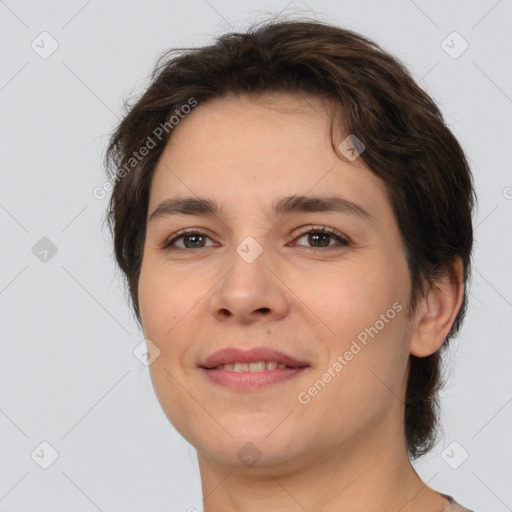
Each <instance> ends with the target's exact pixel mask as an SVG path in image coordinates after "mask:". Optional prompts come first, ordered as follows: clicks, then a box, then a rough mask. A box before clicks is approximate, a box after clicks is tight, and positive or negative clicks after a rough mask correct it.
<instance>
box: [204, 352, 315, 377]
mask: <svg viewBox="0 0 512 512" xmlns="http://www.w3.org/2000/svg"><path fill="white" fill-rule="evenodd" d="M308 366H310V364H309V363H308V362H307V361H300V360H298V359H296V358H294V357H292V356H290V355H288V354H285V353H284V352H281V351H279V350H275V349H273V348H269V347H254V348H252V349H249V350H247V349H245V350H243V349H239V348H235V347H229V348H225V349H222V350H217V351H216V352H214V353H213V354H210V355H209V356H208V357H207V358H206V359H205V360H204V361H203V362H201V363H200V364H199V367H200V368H204V369H205V370H228V371H235V372H247V371H249V372H263V371H271V370H276V369H285V368H304V367H308Z"/></svg>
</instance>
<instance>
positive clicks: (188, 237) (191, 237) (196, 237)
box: [183, 235, 202, 249]
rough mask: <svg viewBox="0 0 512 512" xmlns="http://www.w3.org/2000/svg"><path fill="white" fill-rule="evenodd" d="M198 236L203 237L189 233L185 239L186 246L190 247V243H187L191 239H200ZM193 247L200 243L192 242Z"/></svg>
mask: <svg viewBox="0 0 512 512" xmlns="http://www.w3.org/2000/svg"><path fill="white" fill-rule="evenodd" d="M198 238H202V235H187V236H186V237H185V238H184V239H183V240H184V242H185V247H187V249H190V247H188V245H189V244H187V241H189V240H190V239H196V240H197V239H198ZM192 247H198V244H195V243H192Z"/></svg>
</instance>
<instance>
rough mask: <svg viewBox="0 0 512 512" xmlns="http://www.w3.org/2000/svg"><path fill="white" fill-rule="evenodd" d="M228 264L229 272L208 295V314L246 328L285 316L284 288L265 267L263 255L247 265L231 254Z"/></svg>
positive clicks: (276, 276) (241, 259)
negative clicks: (241, 324) (258, 322)
mask: <svg viewBox="0 0 512 512" xmlns="http://www.w3.org/2000/svg"><path fill="white" fill-rule="evenodd" d="M229 263H230V264H231V268H230V270H229V271H228V272H227V273H226V274H225V277H224V278H223V279H221V281H220V282H219V283H218V284H217V286H215V287H214V289H213V290H212V293H211V295H210V304H209V306H210V311H211V314H212V315H214V316H215V318H216V319H217V320H221V321H224V322H226V321H228V322H234V323H236V322H239V323H243V324H249V323H252V322H256V321H265V322H267V321H275V320H280V319H281V318H283V317H285V316H286V315H287V313H288V309H289V300H288V295H287V292H288V288H287V287H286V286H285V284H283V282H282V280H281V279H280V278H279V277H278V275H277V274H278V272H276V271H275V270H274V269H272V268H270V266H269V265H268V264H269V263H270V262H269V261H267V259H266V257H265V251H263V253H262V254H261V255H260V256H259V257H258V258H257V259H256V260H255V261H253V262H251V263H248V262H247V261H245V260H244V259H243V258H241V257H240V256H239V254H237V253H236V252H235V251H233V255H232V256H231V260H230V262H229Z"/></svg>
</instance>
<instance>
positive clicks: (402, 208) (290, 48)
mask: <svg viewBox="0 0 512 512" xmlns="http://www.w3.org/2000/svg"><path fill="white" fill-rule="evenodd" d="M173 52H179V53H178V55H173ZM280 91H283V92H296V93H311V94H315V95H317V96H320V97H322V98H329V99H332V100H334V101H335V102H336V103H337V104H338V105H340V106H341V107H342V109H343V124H344V129H345V132H346V133H350V134H356V136H357V137H358V139H360V140H361V141H362V142H363V144H364V145H365V151H364V152H363V153H362V154H361V155H360V158H361V159H362V161H363V162H364V163H365V164H366V165H367V167H369V169H370V170H371V171H372V172H374V173H375V174H376V175H377V176H379V177H380V178H381V179H382V180H383V181H384V182H385V184H386V189H387V194H388V199H389V201H390V204H391V206H392V208H393V211H394V214H395V216H396V219H397V222H398V226H399V228H400V231H401V235H402V237H403V241H404V246H405V251H406V256H407V262H408V267H409V272H410V276H411V283H412V286H411V292H410V302H409V304H408V314H409V315H411V316H412V314H413V313H414V312H415V310H416V306H417V301H418V299H419V298H420V297H424V295H425V293H426V291H427V290H428V289H429V287H430V286H432V284H433V283H435V280H436V279H437V278H439V277H441V275H442V274H443V271H445V270H446V269H448V268H449V266H450V265H451V263H453V261H454V259H455V258H457V257H458V258H461V260H462V263H463V265H464V297H463V302H462V305H461V307H460V309H459V311H458V314H457V316H456V319H455V321H454V323H453V325H452V327H451V330H450V332H449V334H448V335H447V337H446V339H445V342H444V343H443V346H442V347H441V349H440V350H438V351H436V352H435V353H434V354H432V355H430V356H428V357H424V358H418V357H415V356H413V355H411V356H410V370H409V377H408V383H407V393H406V403H405V418H404V423H405V442H406V445H407V449H408V452H409V455H410V457H413V458H417V457H419V456H421V455H423V454H425V453H427V452H428V451H429V450H430V449H431V448H432V447H433V446H434V444H435V441H436V435H437V429H436V426H437V422H438V398H437V392H438V390H439V389H440V388H441V386H442V385H443V383H442V382H441V381H442V378H441V371H440V357H441V356H440V352H441V351H442V349H443V348H444V347H446V345H447V343H448V341H449V340H450V339H451V338H452V337H453V336H454V335H456V334H457V333H458V331H459V330H460V327H461V325H462V321H463V319H464V316H465V313H466V308H467V286H468V282H469V278H470V260H471V251H472V246H473V226H472V211H473V207H474V204H475V202H476V195H475V192H474V189H473V178H472V176H471V171H470V169H469V165H468V162H467V160H466V157H465V155H464V152H463V150H462V148H461V146H460V145H459V143H458V142H457V140H456V138H455V137H454V135H453V134H452V132H451V131H450V130H449V129H448V127H447V126H446V124H445V122H444V119H443V116H442V114H441V112H440V111H439V109H438V108H437V106H436V105H435V103H434V101H433V100H432V99H431V97H430V96H429V95H428V94H427V93H426V92H424V91H423V90H422V89H421V88H420V87H419V86H418V85H417V84H416V83H415V81H414V80H413V78H412V77H411V75H410V74H409V72H408V71H407V69H406V68H405V66H404V65H403V64H402V63H401V62H400V61H399V60H397V59H396V58H395V57H393V56H391V55H390V54H389V53H387V52H386V51H384V50H383V49H382V48H381V47H379V46H378V45H377V44H376V43H374V42H373V41H371V40H369V39H367V38H365V37H362V36H361V35H359V34H357V33H354V32H352V31H349V30H344V29H342V28H339V27H336V26H333V25H329V24H326V23H322V22H318V21H315V20H287V21H276V20H270V21H265V22H263V23H261V24H256V25H253V26H252V27H251V28H249V29H248V30H247V31H246V32H245V33H229V34H226V35H222V36H220V37H218V38H217V39H216V40H215V43H214V44H212V45H209V46H204V47H200V48H177V49H172V50H169V51H167V52H165V53H164V54H162V55H161V57H160V58H159V59H158V61H157V64H156V65H155V68H154V70H153V73H152V75H151V83H150V85H149V87H148V88H147V90H146V91H145V93H144V94H143V95H142V96H141V97H140V99H138V101H137V102H136V103H135V104H134V105H133V106H127V105H126V107H125V108H126V112H125V116H124V118H123V119H122V120H121V122H120V123H119V124H118V126H117V128H116V129H115V131H114V132H113V134H112V136H111V139H110V142H109V145H108V148H107V151H106V154H105V166H106V169H107V175H108V176H109V180H110V181H111V182H115V185H114V188H113V192H112V195H111V198H110V203H109V209H108V214H107V219H108V223H109V227H110V230H111V233H112V236H113V240H114V249H115V257H116V260H117V263H118V265H119V267H120V268H121V270H122V272H123V273H124V276H125V278H126V284H127V286H128V291H129V294H130V296H131V302H132V307H133V310H134V313H135V316H136V318H137V321H138V322H139V324H140V325H142V322H141V318H140V312H139V305H138V280H139V274H140V269H141V264H142V255H143V247H144V241H145V233H146V221H147V214H148V201H149V190H150V185H151V180H152V177H153V173H154V170H155V167H156V164H157V162H158V160H159V158H160V156H161V154H162V151H163V149H164V146H165V144H166V142H167V141H168V139H169V138H170V137H171V136H172V124H171V123H170V122H169V118H170V116H172V115H173V114H174V113H175V112H176V109H178V110H180V108H181V107H182V106H183V105H185V104H187V103H189V104H190V100H191V99H193V100H194V101H197V102H199V104H201V103H204V102H207V101H208V100H211V99H214V98H221V97H224V96H226V95H228V94H243V95H250V94H258V93H264V92H280ZM157 127H165V130H162V128H160V130H159V131H157V132H155V130H156V128H157ZM163 131H165V134H164V133H163ZM155 133H158V134H159V136H158V137H157V136H156V135H154V134H155ZM152 134H153V136H151V135H152ZM149 139H151V140H152V141H153V143H154V146H153V147H152V148H151V150H150V151H149V153H148V154H147V155H146V156H145V157H144V158H140V159H139V158H137V160H135V159H133V155H134V154H135V153H137V152H138V151H139V149H140V148H141V147H142V146H144V144H146V143H147V141H149ZM156 139H158V140H156ZM333 147H334V145H333ZM130 159H132V160H131V163H130V166H128V163H129V162H130ZM120 169H124V172H122V173H120V172H119V170H120Z"/></svg>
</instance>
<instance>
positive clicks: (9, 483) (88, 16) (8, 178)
mask: <svg viewBox="0 0 512 512" xmlns="http://www.w3.org/2000/svg"><path fill="white" fill-rule="evenodd" d="M280 11H282V12H283V14H284V15H288V16H289V15H292V16H293V15H294V14H299V15H300V14H302V15H306V16H311V17H314V18H316V19H319V20H323V21H329V22H333V23H336V24H339V25H341V26H344V27H346V28H350V29H354V30H356V31H358V32H360V33H362V34H363V35H366V36H368V37H370V38H373V39H375V40H376V41H377V42H378V43H380V44H381V45H382V46H383V47H384V48H386V49H387V50H389V51H391V52H392V53H393V54H394V55H396V56H397V57H399V58H400V59H401V60H402V61H403V62H404V63H405V64H406V65H407V66H408V67H409V69H410V70H411V71H412V73H413V75H414V76H415V77H416V78H417V80H419V81H420V84H421V85H422V86H423V87H424V88H425V89H426V90H427V92H429V93H430V94H431V95H432V97H433V98H434V99H435V100H436V101H437V102H438V104H439V105H440V107H441V109H442V111H443V113H444V115H445V116H446V119H447V122H448V124H449V126H450V127H451V128H452V130H453V131H454V133H455V135H456V136H457V137H458V139H459V140H460V142H461V144H462V146H463V148H464V149H465V150H466V151H467V154H468V156H469V158H470V162H471V165H472V169H473V172H474V176H475V182H476V189H477V193H478V197H479V207H478V210H477V213H476V216H475V228H476V230H475V236H476V246H475V259H474V265H475V270H474V279H473V284H472V288H471V298H470V307H469V311H468V315H467V318H466V323H465V326H464V328H463V331H462V333H461V335H460V336H459V338H457V340H455V341H454V342H453V343H452V349H451V350H450V358H449V359H448V361H447V362H448V365H447V368H448V372H449V375H450V380H449V385H448V386H447V387H446V389H445V391H444V392H443V393H442V406H443V414H442V421H443V425H444V434H443V436H442V439H441V441H440V442H439V444H438V445H437V447H436V449H435V450H434V451H433V452H432V453H431V454H430V455H429V456H427V457H426V458H424V459H422V460H421V461H420V462H418V463H417V464H416V467H417V470H418V472H419V473H420V475H421V476H422V478H423V479H424V480H425V481H426V482H427V483H428V484H429V485H430V486H432V487H434V488H436V489H437V490H440V491H442V492H445V493H448V494H451V495H453V496H454V497H455V498H456V499H457V500H459V501H460V502H461V503H463V504H464V505H466V506H468V507H470V508H472V509H475V510H476V511H477V512H504V511H506V510H512V508H511V507H512V485H511V482H512V462H511V461H512V440H511V436H510V431H511V429H510V427H511V423H512V422H511V419H512V403H511V402H512V384H511V378H510V369H509V366H510V361H511V360H512V358H511V356H512V344H511V343H510V342H511V334H510V333H511V330H512V321H511V318H512V292H511V288H512V287H511V285H512V274H511V270H510V262H511V261H512V244H511V235H510V233H511V217H512V188H511V187H512V175H511V172H510V170H511V164H510V156H509V150H510V144H511V143H510V118H511V114H512V99H511V98H512V80H511V78H512V76H511V68H510V63H511V59H510V57H511V48H512V32H511V31H510V26H511V22H512V2H511V1H510V0H501V1H495V0H485V1H483V0H482V1H464V2H463V1H450V2H447V1H440V0H438V1H430V2H427V1H426V0H415V1H412V0H396V1H384V2H377V1H374V2H370V1H358V2H356V1H354V0H350V1H336V2H335V1H321V0H309V1H307V2H301V1H292V2H289V0H283V1H275V2H250V1H247V0H243V1H237V2H235V1H233V0H190V1H188V2H184V3H178V2H171V1H158V0H151V1H146V2H136V1H130V2H127V1H121V0H115V1H108V2H105V1H104V2H100V1H99V0H92V1H84V0H73V1H67V2H64V1H63V0H62V1H55V0H54V1H45V2H36V1H31V2H29V1H25V2H22V1H17V0H7V1H6V2H2V1H0V43H1V44H0V52H1V59H0V126H1V148H2V151H1V163H0V169H1V171H0V172H1V188H0V228H1V233H2V237H1V240H2V250H1V251H0V258H1V260H0V312H1V313H0V314H1V318H0V334H1V349H2V353H1V357H0V365H1V367H0V450H1V451H0V510H3V511H4V512H14V511H24V512H31V511H37V512H46V511H52V512H57V511H69V510H74V511H84V512H89V511H91V512H92V511H95V510H101V511H105V512H106V511H124V512H130V511H141V510H148V511H153V512H157V511H164V510H165V511H186V510H187V509H188V508H189V507H195V508H197V510H201V488H200V480H199V472H198V466H197V462H196V457H195V451H194V449H193V448H192V447H191V446H190V445H188V443H187V442H185V441H184V440H183V439H182V438H181V437H180V436H179V435H178V434H177V433H176V432H175V430H174V429H173V428H172V426H171V425H170V424H169V422H168V420H167V419H166V417H165V416H164V414H163V413H162V411H161V409H160V406H159V404H158V402H157V399H156V397H155V395H154V392H153V389H152V386H151V381H150V378H149V373H148V368H147V367H145V366H144V365H142V364H141V363H140V362H139V360H138V359H137V358H136V357H135V356H134V354H133V350H134V348H135V347H136V346H137V345H138V344H139V343H140V342H141V341H142V339H143V336H142V334H141V333H140V332H139V331H138V329H137V327H136V324H135V322H134V321H133V319H132V317H131V313H130V310H129V308H128V304H127V302H126V300H125V296H124V292H123V288H122V285H121V280H120V276H119V273H118V272H117V271H116V268H115V266H114V263H113V259H112V256H111V254H112V251H111V246H110V242H109V238H108V233H107V230H106V229H102V225H101V224H102V219H103V215H104V212H105V208H106V205H107V200H106V199H104V200H97V199H95V198H94V197H93V195H92V190H93V189H94V187H96V186H100V185H102V184H103V183H104V181H105V177H104V175H103V169H102V155H103V152H104V149H105V145H106V141H107V136H108V134H109V132H110V130H111V129H112V128H113V126H114V124H115V122H116V121H117V118H118V116H119V115H120V114H121V107H122V102H123V100H124V99H125V98H127V97H128V96H129V95H131V94H132V93H135V94H136V93H139V92H141V91H142V90H143V89H144V87H145V86H146V85H147V84H148V81H147V78H148V75H149V73H150V71H151V70H152V68H153V65H154V63H155V61H156V58H157V56H158V55H159V54H160V53H161V51H163V50H165V49H168V48H170V47H176V46H198V45H201V44H204V43H207V42H209V41H211V39H212V38H213V37H214V36H216V35H220V34H221V33H224V32H227V31H236V30H243V29H244V28H246V27H247V25H248V24H249V22H251V21H253V20H256V19H260V18H262V17H263V16H266V15H267V14H277V13H278V12H280ZM43 31H47V32H48V33H49V34H51V37H52V38H54V39H55V40H56V41H57V42H58V45H59V46H58V48H57V50H56V51H55V52H54V53H53V54H52V55H50V56H49V57H47V58H42V57H41V56H40V54H39V53H36V51H34V50H33V49H32V47H31V44H32V42H33V41H35V43H34V45H35V44H38V45H39V52H44V51H49V49H51V46H50V44H51V40H50V39H48V36H39V34H40V33H41V32H43ZM453 31H457V32H458V33H459V34H460V35H461V36H462V38H464V40H466V41H467V43H468V44H469V47H468V49H467V50H466V51H465V52H464V53H462V54H461V55H460V56H458V58H453V56H450V55H449V54H448V53H447V52H446V51H445V50H448V49H449V47H450V46H451V47H452V48H451V50H449V51H451V52H452V55H453V54H454V53H458V51H459V50H460V49H462V48H463V47H462V46H461V45H462V44H464V43H463V41H462V40H461V39H460V38H458V36H453V35H452V36H450V38H449V39H448V40H447V41H446V42H445V43H444V48H443V46H442V42H443V41H444V40H446V38H447V37H448V36H449V35H450V34H451V33H452V32H453ZM43 37H46V38H47V39H44V41H43V42H41V39H42V38H43ZM454 37H455V39H454ZM43 45H44V48H43ZM447 46H448V48H447ZM42 237H47V238H49V239H50V240H51V241H52V242H53V244H55V246H56V247H57V253H56V254H55V255H54V256H53V257H50V255H51V254H49V255H48V257H47V258H48V261H46V262H42V261H40V259H38V258H37V257H36V255H35V254H34V253H33V252H32V248H33V247H34V245H35V244H36V243H37V242H38V241H39V240H40V239H41V238H42ZM43 441H46V442H48V443H50V445H51V446H52V447H53V448H54V449H55V450H56V451H57V452H58V454H59V457H58V458H57V460H56V461H55V462H54V463H53V464H52V465H51V466H50V467H49V468H48V469H42V468H41V467H40V465H39V464H38V463H42V462H44V459H45V457H46V458H48V457H49V456H50V450H49V449H48V448H47V447H45V446H44V445H43V447H42V448H41V447H40V443H41V442H43ZM454 442H455V443H457V444H454V445H452V444H451V443H454ZM447 447H448V448H447ZM34 450H36V451H35V452H34ZM464 450H465V451H466V452H467V453H468V454H469V457H468V458H467V460H465V461H464V462H463V463H462V464H461V465H460V466H459V467H458V468H457V469H454V468H452V467H451V466H450V464H451V465H452V466H455V465H458V464H459V463H460V461H461V460H462V459H463V457H464V453H465V452H464ZM33 452H34V455H33V457H32V456H31V454H32V453H33ZM47 460H49V459H47ZM36 461H37V462H36Z"/></svg>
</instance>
